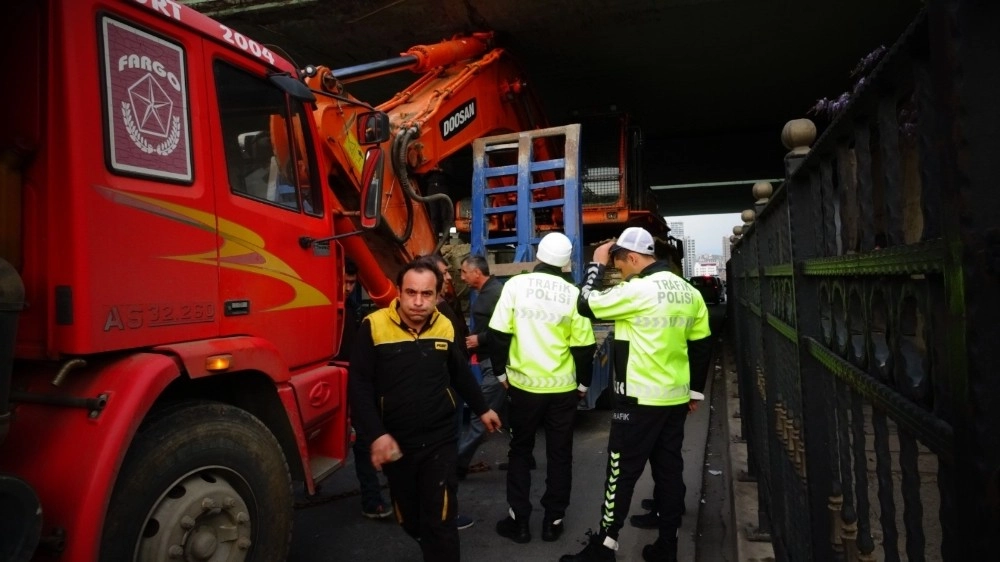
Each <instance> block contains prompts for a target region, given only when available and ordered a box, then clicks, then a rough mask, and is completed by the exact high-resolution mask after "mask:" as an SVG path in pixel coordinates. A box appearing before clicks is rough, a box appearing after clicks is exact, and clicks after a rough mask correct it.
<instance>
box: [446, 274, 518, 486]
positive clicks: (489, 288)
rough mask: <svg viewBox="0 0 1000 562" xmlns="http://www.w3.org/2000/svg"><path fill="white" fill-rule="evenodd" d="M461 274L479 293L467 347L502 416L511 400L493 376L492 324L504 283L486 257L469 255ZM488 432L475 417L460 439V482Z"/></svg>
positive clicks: (484, 387) (486, 393)
mask: <svg viewBox="0 0 1000 562" xmlns="http://www.w3.org/2000/svg"><path fill="white" fill-rule="evenodd" d="M461 271H462V281H464V282H465V283H466V284H467V285H468V286H469V287H470V288H472V289H474V290H475V291H476V292H477V295H476V298H475V301H474V302H473V303H472V308H471V310H470V316H471V319H472V333H471V334H470V335H468V336H467V337H466V338H465V344H466V347H467V348H468V349H469V351H470V352H472V353H475V354H476V360H477V361H478V362H479V372H480V373H481V374H482V380H481V381H480V383H479V389H480V390H481V391H482V393H483V398H485V399H486V404H487V405H488V406H489V407H490V408H492V409H493V410H494V411H496V412H497V413H499V414H501V417H502V413H503V407H504V403H505V402H506V400H507V390H506V389H505V388H504V387H503V385H502V384H500V381H499V380H497V378H496V376H495V375H494V374H493V367H492V363H491V362H490V353H492V348H491V347H490V336H489V325H490V317H491V316H493V309H494V308H496V306H497V299H499V298H500V291H501V290H502V289H503V283H501V282H500V280H499V279H497V278H496V277H494V276H492V275H490V265H489V263H487V261H486V258H484V257H483V256H469V257H467V258H465V259H464V260H462V270H461ZM485 433H486V428H485V427H483V424H482V423H480V422H479V420H477V419H475V418H473V419H472V420H470V421H469V430H468V431H467V432H466V433H465V435H463V436H462V437H461V439H459V442H458V478H459V479H460V480H461V479H463V478H465V475H466V474H467V473H468V472H469V464H470V463H471V462H472V457H473V456H474V455H475V454H476V449H478V448H479V445H480V443H482V442H483V436H484V434H485Z"/></svg>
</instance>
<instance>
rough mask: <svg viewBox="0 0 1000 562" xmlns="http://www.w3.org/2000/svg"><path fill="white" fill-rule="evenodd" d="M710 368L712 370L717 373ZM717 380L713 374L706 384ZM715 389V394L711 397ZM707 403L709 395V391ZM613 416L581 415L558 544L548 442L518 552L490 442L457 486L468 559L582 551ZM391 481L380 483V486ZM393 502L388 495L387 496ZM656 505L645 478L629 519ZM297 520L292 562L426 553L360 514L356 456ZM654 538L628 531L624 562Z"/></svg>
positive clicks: (500, 560)
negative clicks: (500, 529)
mask: <svg viewBox="0 0 1000 562" xmlns="http://www.w3.org/2000/svg"><path fill="white" fill-rule="evenodd" d="M711 313H712V320H713V322H712V323H713V326H712V329H713V333H716V334H718V333H720V332H721V322H722V315H723V313H724V307H723V306H713V307H711ZM713 369H714V367H713ZM712 379H713V377H712V373H710V376H709V381H710V383H711V381H712ZM707 390H709V391H710V390H711V389H707ZM706 395H708V396H712V394H711V393H710V392H706ZM711 412H712V408H711V403H705V404H703V407H702V408H699V410H698V412H696V413H695V414H692V415H691V416H690V417H689V418H688V421H687V424H686V426H685V441H684V460H685V473H684V480H685V483H686V484H687V488H688V493H687V497H686V505H687V515H685V517H684V522H683V527H682V528H681V531H680V534H681V536H680V549H679V555H680V559H681V560H694V559H695V548H696V539H697V535H698V531H699V529H698V521H699V512H700V509H701V507H702V506H703V502H702V497H703V496H702V479H703V477H704V478H717V476H713V475H709V474H708V473H707V472H706V462H705V461H706V455H705V446H706V438H707V435H708V428H709V421H710V414H711ZM609 427H610V412H609V411H607V410H590V411H580V412H578V416H577V420H576V429H575V437H574V445H573V493H572V496H571V500H570V507H569V511H568V513H567V516H566V518H565V521H564V525H565V526H566V530H565V532H564V533H563V535H562V537H560V539H559V540H558V541H556V542H552V543H548V542H544V541H542V540H541V537H540V535H541V528H540V527H541V509H540V505H539V499H540V497H541V494H542V491H543V486H544V479H545V461H544V459H545V455H544V436H543V434H542V433H540V434H539V438H538V440H537V441H536V444H535V457H536V459H537V460H538V469H536V470H534V471H532V502H533V503H534V504H535V507H536V511H535V513H533V517H532V520H531V525H532V536H533V538H532V541H531V542H530V543H528V544H523V545H522V544H516V543H513V542H511V541H510V540H508V539H505V538H502V537H500V536H498V535H497V534H496V531H495V529H494V526H495V525H496V522H497V521H499V520H500V519H502V518H503V517H505V516H506V513H507V502H506V498H505V475H506V472H503V471H501V470H498V469H497V467H496V465H497V463H499V462H501V461H504V460H506V440H505V438H504V437H503V436H502V435H500V434H495V435H491V436H490V437H489V439H488V440H487V441H486V443H484V444H483V446H481V447H480V448H479V451H478V452H477V457H476V458H475V459H474V460H473V462H478V461H480V460H483V461H486V462H487V463H488V464H489V465H490V466H491V467H492V469H491V470H489V471H487V472H482V473H474V474H470V475H469V476H468V478H467V479H466V480H464V481H461V482H460V483H459V491H458V500H459V512H460V513H461V514H463V515H467V516H469V517H472V518H473V519H475V520H476V524H475V525H474V526H473V527H471V528H469V529H465V530H462V531H459V533H460V535H459V536H460V539H461V544H462V558H463V559H465V560H476V561H477V562H513V561H518V562H520V561H526V562H530V561H543V560H544V561H555V560H558V559H559V556H561V555H562V554H566V553H569V552H577V551H579V550H580V549H581V548H583V545H584V544H585V541H586V532H587V531H588V530H595V531H596V530H597V526H598V521H599V516H600V512H599V508H600V502H601V499H602V494H603V484H604V473H605V463H606V462H607V435H608V428H609ZM384 482H385V480H384V479H383V483H384ZM384 492H385V496H386V498H388V489H385V490H384ZM648 497H652V480H651V479H650V477H649V475H648V470H647V471H646V473H645V474H643V477H642V478H641V479H640V481H639V483H638V485H637V486H636V493H635V496H634V497H633V502H632V509H631V513H632V514H635V513H641V512H642V510H641V509H640V507H639V502H640V501H641V500H642V499H643V498H648ZM297 501H298V505H299V507H298V508H297V509H296V513H295V526H294V530H293V539H292V549H291V553H290V556H289V558H288V560H289V561H291V562H320V561H324V562H325V561H332V560H346V561H359V562H360V561H394V562H396V561H398V562H411V561H412V562H418V561H420V560H421V555H420V549H419V547H418V546H417V544H416V542H414V541H413V540H412V539H410V538H409V537H408V536H407V535H406V534H405V533H404V532H403V530H402V529H401V528H400V527H399V526H398V525H397V524H396V522H395V519H394V518H387V519H384V520H380V521H372V520H368V519H365V518H364V517H362V516H361V500H360V497H359V495H358V483H357V479H356V477H355V474H354V466H353V458H351V459H349V462H348V465H347V466H346V467H344V468H343V469H341V470H339V471H338V472H337V473H336V474H334V475H333V476H332V477H330V478H329V479H328V480H327V481H326V482H324V484H323V487H322V489H321V491H320V493H319V495H318V496H316V497H312V498H305V497H299V498H298V500H297ZM655 538H656V531H653V530H640V529H635V528H632V527H630V526H626V527H625V528H624V529H623V530H622V534H621V537H620V549H619V552H618V560H619V561H631V560H636V561H638V560H642V555H641V551H642V547H643V545H645V544H648V543H650V542H652V541H653V540H655ZM705 542H706V541H701V543H702V544H701V545H699V547H698V548H701V549H703V551H701V552H698V558H699V559H700V560H714V559H722V556H720V557H718V558H716V557H715V555H714V554H713V553H712V552H707V551H704V550H705V549H709V550H711V549H714V547H715V546H717V547H718V549H719V552H720V553H721V552H723V550H724V545H721V544H717V545H713V544H711V543H709V544H705Z"/></svg>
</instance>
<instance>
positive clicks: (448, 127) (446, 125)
mask: <svg viewBox="0 0 1000 562" xmlns="http://www.w3.org/2000/svg"><path fill="white" fill-rule="evenodd" d="M475 118H476V98H472V99H471V100H469V101H467V102H465V103H463V104H462V105H460V106H458V109H456V110H455V111H454V112H453V113H452V114H451V115H449V116H447V117H445V118H444V119H443V120H442V121H441V138H443V139H445V140H448V139H449V138H451V137H453V136H455V135H457V134H458V133H459V132H461V131H462V129H464V128H466V127H468V126H469V123H472V121H473V120H475Z"/></svg>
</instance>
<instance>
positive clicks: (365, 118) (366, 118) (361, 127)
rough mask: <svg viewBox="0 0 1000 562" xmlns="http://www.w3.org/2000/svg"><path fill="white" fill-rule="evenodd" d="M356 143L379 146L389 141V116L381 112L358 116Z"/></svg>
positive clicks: (370, 112)
mask: <svg viewBox="0 0 1000 562" xmlns="http://www.w3.org/2000/svg"><path fill="white" fill-rule="evenodd" d="M357 126H358V131H357V132H358V143H360V144H362V145H369V144H380V143H383V142H385V141H387V140H389V115H388V114H386V113H385V112H382V111H369V112H367V113H360V114H358V119H357Z"/></svg>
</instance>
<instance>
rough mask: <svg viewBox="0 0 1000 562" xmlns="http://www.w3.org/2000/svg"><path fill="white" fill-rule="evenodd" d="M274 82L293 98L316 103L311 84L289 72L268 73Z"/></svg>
mask: <svg viewBox="0 0 1000 562" xmlns="http://www.w3.org/2000/svg"><path fill="white" fill-rule="evenodd" d="M268 79H269V80H270V81H271V83H272V84H274V85H275V86H277V87H279V88H281V90H282V91H283V92H285V93H286V94H288V95H290V96H292V97H293V98H295V99H297V100H299V101H304V102H306V103H316V95H315V94H313V93H312V90H310V89H309V86H306V85H305V83H304V82H302V81H301V80H299V79H297V78H293V77H292V75H290V74H288V73H287V72H273V73H271V74H269V75H268Z"/></svg>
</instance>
